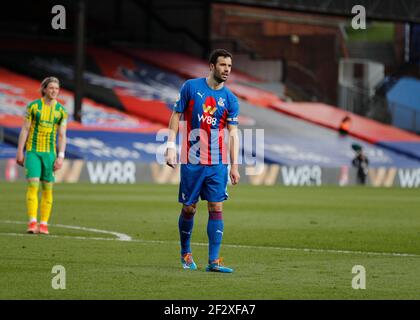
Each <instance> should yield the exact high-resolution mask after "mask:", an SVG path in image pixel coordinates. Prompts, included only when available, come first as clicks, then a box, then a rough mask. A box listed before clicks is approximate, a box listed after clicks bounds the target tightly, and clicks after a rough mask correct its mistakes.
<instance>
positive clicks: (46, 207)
mask: <svg viewBox="0 0 420 320" xmlns="http://www.w3.org/2000/svg"><path fill="white" fill-rule="evenodd" d="M42 159H43V160H42V174H41V186H42V196H41V208H40V213H41V223H40V225H39V233H42V234H49V231H48V221H49V219H50V216H51V211H52V205H53V184H54V169H53V168H54V161H55V155H54V154H53V153H46V154H43V157H42Z"/></svg>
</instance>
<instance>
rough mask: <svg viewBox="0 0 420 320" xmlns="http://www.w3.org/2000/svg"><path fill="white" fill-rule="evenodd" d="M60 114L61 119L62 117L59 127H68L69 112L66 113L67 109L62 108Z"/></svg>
mask: <svg viewBox="0 0 420 320" xmlns="http://www.w3.org/2000/svg"><path fill="white" fill-rule="evenodd" d="M60 113H61V117H60V120H59V121H58V123H57V124H58V125H59V126H62V125H67V117H68V114H67V111H66V109H64V108H61V109H60Z"/></svg>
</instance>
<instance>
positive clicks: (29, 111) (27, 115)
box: [25, 103, 35, 121]
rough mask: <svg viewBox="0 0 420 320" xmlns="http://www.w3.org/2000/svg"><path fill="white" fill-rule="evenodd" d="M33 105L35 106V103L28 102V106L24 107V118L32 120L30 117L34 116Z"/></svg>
mask: <svg viewBox="0 0 420 320" xmlns="http://www.w3.org/2000/svg"><path fill="white" fill-rule="evenodd" d="M34 107H35V103H30V104H28V106H27V107H26V112H25V119H26V120H28V121H32V117H33V116H34V112H33V111H34Z"/></svg>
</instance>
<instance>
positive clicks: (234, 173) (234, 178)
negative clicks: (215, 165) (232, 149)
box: [229, 164, 241, 185]
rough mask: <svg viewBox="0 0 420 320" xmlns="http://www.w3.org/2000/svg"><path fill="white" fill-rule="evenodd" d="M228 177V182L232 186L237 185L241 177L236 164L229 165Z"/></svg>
mask: <svg viewBox="0 0 420 320" xmlns="http://www.w3.org/2000/svg"><path fill="white" fill-rule="evenodd" d="M229 176H230V181H231V182H232V184H233V185H235V184H238V183H239V180H240V179H241V175H240V174H239V170H238V165H237V164H233V165H231V167H230V173H229Z"/></svg>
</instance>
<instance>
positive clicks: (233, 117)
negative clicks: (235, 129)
mask: <svg viewBox="0 0 420 320" xmlns="http://www.w3.org/2000/svg"><path fill="white" fill-rule="evenodd" d="M238 116H239V102H238V99H237V98H236V97H235V96H233V95H232V97H231V99H230V102H229V112H228V116H227V123H228V124H233V125H238V123H239V122H238Z"/></svg>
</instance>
